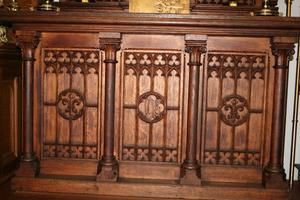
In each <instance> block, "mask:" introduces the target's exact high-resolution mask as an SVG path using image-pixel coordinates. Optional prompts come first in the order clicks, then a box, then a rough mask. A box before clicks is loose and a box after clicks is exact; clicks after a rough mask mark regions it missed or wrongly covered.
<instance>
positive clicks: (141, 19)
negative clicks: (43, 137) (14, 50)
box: [0, 11, 300, 36]
mask: <svg viewBox="0 0 300 200" xmlns="http://www.w3.org/2000/svg"><path fill="white" fill-rule="evenodd" d="M0 23H1V24H5V25H8V26H13V27H14V28H15V29H26V30H27V29H29V30H36V31H46V32H56V31H64V32H99V31H102V32H104V31H106V32H114V31H116V30H117V31H118V32H120V33H145V32H146V33H164V34H205V35H222V36H232V35H235V36H298V35H300V18H294V17H290V18H287V17H256V16H255V17H254V16H224V15H212V14H211V15H195V14H194V15H173V14H131V13H125V12H112V13H107V12H105V13H97V12H27V11H20V12H9V11H1V12H0Z"/></svg>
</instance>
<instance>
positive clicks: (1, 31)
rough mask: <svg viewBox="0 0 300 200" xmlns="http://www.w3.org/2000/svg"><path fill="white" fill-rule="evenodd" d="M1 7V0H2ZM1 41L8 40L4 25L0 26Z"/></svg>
mask: <svg viewBox="0 0 300 200" xmlns="http://www.w3.org/2000/svg"><path fill="white" fill-rule="evenodd" d="M0 7H1V1H0ZM0 42H4V43H5V42H8V39H7V35H6V28H5V27H4V26H0Z"/></svg>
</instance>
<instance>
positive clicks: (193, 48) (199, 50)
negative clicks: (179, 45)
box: [185, 35, 207, 66]
mask: <svg viewBox="0 0 300 200" xmlns="http://www.w3.org/2000/svg"><path fill="white" fill-rule="evenodd" d="M206 46H207V36H206V35H186V36H185V51H186V52H187V53H189V54H190V61H189V63H188V65H189V66H201V54H203V53H206V51H207V48H206Z"/></svg>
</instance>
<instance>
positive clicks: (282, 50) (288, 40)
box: [271, 37, 297, 69]
mask: <svg viewBox="0 0 300 200" xmlns="http://www.w3.org/2000/svg"><path fill="white" fill-rule="evenodd" d="M296 42H297V40H296V38H293V37H273V38H272V39H271V50H272V54H273V55H274V56H275V66H274V68H275V69H282V68H288V62H289V61H290V60H292V58H293V55H294V54H295V50H294V49H295V43H296Z"/></svg>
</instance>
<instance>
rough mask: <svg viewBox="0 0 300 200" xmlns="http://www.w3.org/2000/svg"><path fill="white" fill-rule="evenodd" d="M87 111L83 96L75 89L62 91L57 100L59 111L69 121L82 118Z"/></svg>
mask: <svg viewBox="0 0 300 200" xmlns="http://www.w3.org/2000/svg"><path fill="white" fill-rule="evenodd" d="M84 110H85V101H84V97H83V95H82V94H81V93H80V92H79V91H77V90H74V89H67V90H64V91H62V92H61V93H60V94H59V95H58V98H57V111H58V113H59V114H60V116H62V117H63V118H65V119H67V120H76V119H78V118H79V117H81V116H82V115H83V113H84Z"/></svg>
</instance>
